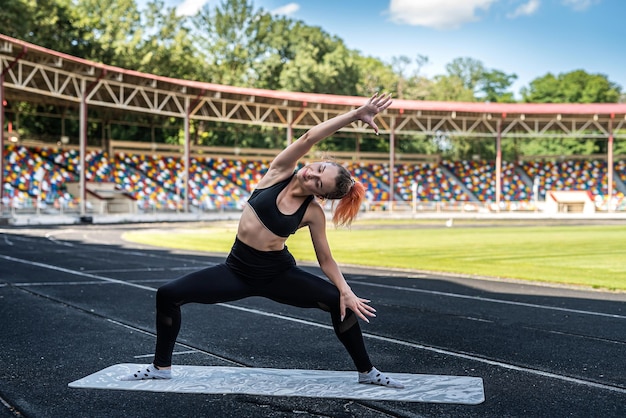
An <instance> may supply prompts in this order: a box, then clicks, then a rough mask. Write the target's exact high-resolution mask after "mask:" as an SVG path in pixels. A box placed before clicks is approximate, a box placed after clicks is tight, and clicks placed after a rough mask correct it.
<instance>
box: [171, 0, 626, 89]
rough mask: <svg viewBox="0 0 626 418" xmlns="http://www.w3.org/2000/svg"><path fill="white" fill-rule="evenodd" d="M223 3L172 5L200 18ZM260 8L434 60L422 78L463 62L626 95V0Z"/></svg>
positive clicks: (358, 2)
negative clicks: (574, 75) (598, 84)
mask: <svg viewBox="0 0 626 418" xmlns="http://www.w3.org/2000/svg"><path fill="white" fill-rule="evenodd" d="M220 1H221V0H166V3H167V4H168V5H170V6H176V7H177V11H178V12H179V13H180V14H193V13H194V12H195V11H197V10H198V8H199V7H201V6H202V5H203V4H205V3H209V4H211V5H214V4H218V3H219V2H220ZM252 2H253V4H254V6H255V8H257V9H258V8H263V9H264V10H266V11H269V12H272V13H273V14H281V15H286V16H289V17H290V18H293V19H297V20H302V21H304V22H305V23H306V24H308V25H312V26H319V27H321V28H322V29H323V30H324V31H326V32H328V33H329V34H331V35H336V36H338V37H339V38H341V39H343V40H344V42H345V43H346V45H347V46H348V47H349V48H351V49H356V50H359V51H360V52H361V53H362V54H364V55H369V56H373V57H377V58H380V59H381V60H383V61H386V62H391V59H392V57H394V56H399V55H405V56H408V57H409V58H415V57H417V56H418V55H423V56H426V57H428V63H427V64H426V65H425V66H424V67H422V68H421V74H423V75H425V76H428V77H432V76H434V75H437V74H444V73H445V66H446V64H448V63H450V62H451V61H452V60H454V59H455V58H459V57H470V58H473V59H477V60H479V61H481V62H482V63H483V65H484V66H485V67H486V68H487V69H491V70H500V71H503V72H505V73H507V74H517V76H518V79H517V81H516V82H515V84H514V85H513V87H512V90H513V92H514V93H515V94H516V95H518V93H519V89H520V88H521V87H524V86H528V84H529V83H530V81H532V80H533V79H535V78H537V77H542V76H544V75H545V74H547V73H552V74H554V75H557V74H560V73H565V72H570V71H573V70H577V69H582V70H585V71H587V72H588V73H592V74H597V73H599V74H604V75H606V76H607V77H608V78H609V80H610V81H612V82H614V83H617V84H619V85H620V86H621V87H622V90H623V91H626V53H625V52H624V45H623V44H622V42H623V40H624V39H626V24H625V22H624V19H625V18H626V1H624V0H295V1H290V0H252Z"/></svg>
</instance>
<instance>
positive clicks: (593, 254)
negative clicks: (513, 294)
mask: <svg viewBox="0 0 626 418" xmlns="http://www.w3.org/2000/svg"><path fill="white" fill-rule="evenodd" d="M439 224H441V221H440V222H439ZM424 226H426V227H424ZM235 231H236V227H235V226H234V225H224V224H222V225H219V224H216V225H215V226H210V227H206V228H201V229H194V230H184V229H177V230H171V229H168V230H160V231H159V230H147V231H136V232H128V233H126V234H125V235H124V238H125V239H126V240H129V241H133V242H138V243H142V244H148V245H154V246H159V247H167V248H177V249H187V250H196V251H207V252H219V253H227V252H228V250H229V249H230V246H231V245H232V243H233V240H234V237H235ZM328 239H329V242H330V245H331V248H332V250H333V255H334V257H335V259H336V260H337V261H338V262H339V264H355V265H367V266H382V267H396V268H404V269H415V270H429V271H434V272H448V273H461V274H467V275H476V276H490V277H500V278H513V279H523V280H531V281H540V282H549V283H560V284H571V285H581V286H588V287H594V288H602V289H610V290H626V226H621V225H619V226H616V225H607V226H604V225H603V226H495V227H494V226H479V227H470V226H463V225H461V226H454V227H452V228H441V227H432V225H429V224H426V225H424V224H421V225H413V226H408V225H407V224H406V221H405V222H404V223H401V222H400V223H393V222H375V221H372V222H368V221H360V222H359V225H358V226H355V228H353V229H351V230H346V229H334V228H332V227H330V228H329V230H328ZM287 245H288V246H289V249H290V251H291V252H292V253H293V255H294V256H295V257H296V259H298V260H301V261H314V260H315V254H314V252H313V247H312V245H311V242H310V238H309V235H308V230H306V229H302V230H300V231H299V232H298V233H297V234H295V235H294V236H292V237H291V238H290V239H289V241H287Z"/></svg>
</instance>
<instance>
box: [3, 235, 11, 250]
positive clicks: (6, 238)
mask: <svg viewBox="0 0 626 418" xmlns="http://www.w3.org/2000/svg"><path fill="white" fill-rule="evenodd" d="M2 237H3V238H4V243H5V244H6V245H8V246H9V247H12V246H13V242H12V241H11V240H10V239H9V236H8V235H3V236H2Z"/></svg>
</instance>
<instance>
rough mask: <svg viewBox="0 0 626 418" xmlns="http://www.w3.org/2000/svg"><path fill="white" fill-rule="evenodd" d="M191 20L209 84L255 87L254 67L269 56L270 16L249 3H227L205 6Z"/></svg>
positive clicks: (229, 0)
mask: <svg viewBox="0 0 626 418" xmlns="http://www.w3.org/2000/svg"><path fill="white" fill-rule="evenodd" d="M192 21H193V24H194V26H195V29H196V30H195V31H194V32H193V39H194V43H195V44H196V45H197V46H198V48H199V51H200V53H201V54H202V55H203V57H204V58H205V60H206V62H207V63H208V67H209V73H208V74H207V76H208V77H209V80H207V81H212V82H215V83H221V84H230V85H235V86H252V85H254V84H255V82H256V80H257V79H258V74H256V73H255V71H254V69H255V67H254V66H255V64H256V63H258V62H259V61H261V60H262V59H263V57H264V55H265V53H266V46H267V41H268V35H269V31H268V29H269V28H270V27H271V21H272V18H271V16H270V15H269V14H267V13H265V12H263V11H262V10H259V11H254V9H253V6H252V3H251V2H249V1H248V0H224V1H222V2H221V3H220V4H219V5H218V6H216V7H214V8H211V6H210V4H209V3H207V4H205V6H204V7H203V8H202V9H201V10H200V11H199V12H198V14H197V15H196V16H194V17H193V19H192Z"/></svg>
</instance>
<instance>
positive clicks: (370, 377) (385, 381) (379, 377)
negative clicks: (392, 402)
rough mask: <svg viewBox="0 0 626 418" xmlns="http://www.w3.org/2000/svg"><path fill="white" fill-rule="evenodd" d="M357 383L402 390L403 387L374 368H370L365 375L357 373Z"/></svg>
mask: <svg viewBox="0 0 626 418" xmlns="http://www.w3.org/2000/svg"><path fill="white" fill-rule="evenodd" d="M359 383H365V384H371V385H379V386H387V387H390V388H397V389H403V388H404V385H403V384H402V383H400V382H398V381H397V380H395V379H392V378H391V377H389V376H387V375H386V374H385V373H383V372H381V371H378V370H377V369H376V367H372V370H370V371H369V372H367V373H361V372H359Z"/></svg>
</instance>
